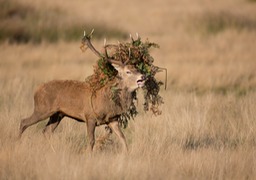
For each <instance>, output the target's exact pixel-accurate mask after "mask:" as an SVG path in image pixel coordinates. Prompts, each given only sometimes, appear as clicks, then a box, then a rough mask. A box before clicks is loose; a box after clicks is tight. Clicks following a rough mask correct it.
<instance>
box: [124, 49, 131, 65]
mask: <svg viewBox="0 0 256 180" xmlns="http://www.w3.org/2000/svg"><path fill="white" fill-rule="evenodd" d="M128 51H129V52H128V53H129V54H128V59H127V60H126V61H125V62H124V65H126V64H127V63H128V62H129V60H130V59H131V48H130V47H129V48H128Z"/></svg>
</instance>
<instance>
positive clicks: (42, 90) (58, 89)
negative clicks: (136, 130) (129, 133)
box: [19, 36, 145, 151]
mask: <svg viewBox="0 0 256 180" xmlns="http://www.w3.org/2000/svg"><path fill="white" fill-rule="evenodd" d="M85 37H86V36H85ZM86 44H87V46H88V47H89V48H90V49H92V51H93V52H94V53H96V55H98V56H99V57H101V58H103V57H104V58H105V59H106V60H107V61H108V62H109V63H110V64H111V65H112V66H113V67H114V68H115V69H116V70H117V71H118V74H117V75H116V77H115V78H114V79H113V80H111V81H110V82H109V83H108V84H106V85H105V86H104V87H102V88H101V89H99V90H97V91H96V92H93V91H92V88H91V87H90V85H89V84H88V82H80V81H75V80H53V81H50V82H48V83H45V84H42V85H41V86H39V87H38V89H37V90H36V92H35V94H34V112H33V113H32V115H31V116H30V117H28V118H25V119H23V120H21V123H20V132H19V136H20V137H21V135H22V133H23V132H24V131H25V130H26V129H27V128H28V127H29V126H31V125H33V124H36V123H38V122H40V121H42V120H45V119H46V118H48V117H50V119H49V121H48V123H47V125H46V127H45V128H44V130H43V132H44V133H45V132H49V133H52V132H53V131H54V130H55V129H56V127H57V126H58V125H59V123H60V122H61V120H62V118H63V117H65V116H67V117H70V118H73V119H75V120H78V121H82V122H86V124H87V138H88V142H89V146H88V148H89V151H92V150H93V147H94V144H95V128H96V126H99V125H103V124H107V125H108V126H109V127H110V128H111V130H112V131H113V132H114V133H115V134H116V135H117V136H118V137H119V139H120V141H121V143H122V145H123V148H124V150H127V144H126V140H125V137H124V135H123V133H122V131H121V129H120V127H119V123H118V117H119V116H120V115H121V114H122V113H124V112H126V111H127V110H128V108H129V107H130V105H131V103H132V93H133V92H134V91H135V90H136V89H137V88H138V87H142V86H143V85H144V82H145V77H144V76H143V75H142V74H141V73H140V72H138V70H137V69H136V68H135V67H133V66H131V65H126V64H125V63H121V62H120V61H115V60H113V59H108V57H107V56H103V55H102V54H100V53H99V52H98V51H97V50H96V49H95V48H94V47H93V46H92V44H91V42H90V38H88V36H87V37H86ZM113 85H116V86H117V88H118V89H120V94H119V95H120V101H121V102H120V103H118V104H117V103H115V102H114V101H113V100H112V99H111V98H110V97H111V94H110V93H112V90H111V88H112V87H113Z"/></svg>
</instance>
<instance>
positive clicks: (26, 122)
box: [19, 111, 53, 137]
mask: <svg viewBox="0 0 256 180" xmlns="http://www.w3.org/2000/svg"><path fill="white" fill-rule="evenodd" d="M52 114H53V113H52V112H47V113H40V112H37V111H34V112H33V114H32V115H31V116H30V117H28V118H25V119H22V120H21V123H20V131H19V137H21V135H22V133H23V132H24V131H25V130H26V129H27V128H28V127H29V126H31V125H33V124H36V123H38V122H40V121H42V120H45V119H46V118H48V117H49V116H51V115H52Z"/></svg>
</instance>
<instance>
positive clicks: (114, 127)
mask: <svg viewBox="0 0 256 180" xmlns="http://www.w3.org/2000/svg"><path fill="white" fill-rule="evenodd" d="M108 126H109V127H110V128H111V130H112V131H114V133H115V134H116V135H117V136H118V138H119V140H120V141H121V143H122V145H123V150H124V151H125V152H127V151H128V147H127V143H126V139H125V136H124V134H123V132H122V131H121V129H120V126H119V124H118V121H112V122H110V123H109V124H108Z"/></svg>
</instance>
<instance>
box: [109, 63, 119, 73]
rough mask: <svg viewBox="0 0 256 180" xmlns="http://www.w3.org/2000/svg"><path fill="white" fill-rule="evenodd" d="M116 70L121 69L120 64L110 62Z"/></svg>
mask: <svg viewBox="0 0 256 180" xmlns="http://www.w3.org/2000/svg"><path fill="white" fill-rule="evenodd" d="M111 65H112V66H113V67H114V68H115V69H116V70H117V71H118V72H119V71H120V69H121V66H120V65H118V64H113V63H112V64H111Z"/></svg>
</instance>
